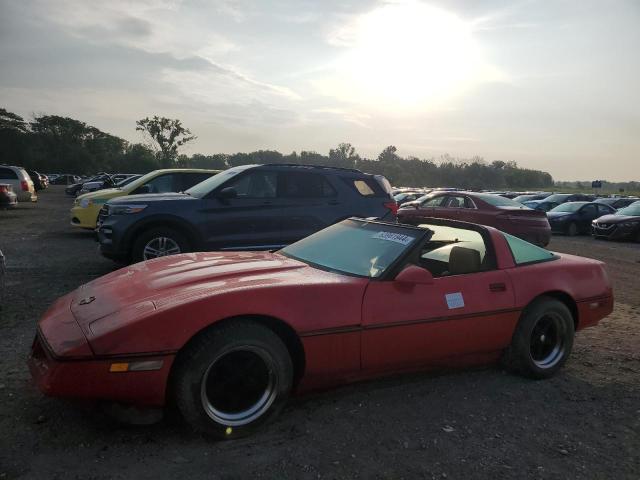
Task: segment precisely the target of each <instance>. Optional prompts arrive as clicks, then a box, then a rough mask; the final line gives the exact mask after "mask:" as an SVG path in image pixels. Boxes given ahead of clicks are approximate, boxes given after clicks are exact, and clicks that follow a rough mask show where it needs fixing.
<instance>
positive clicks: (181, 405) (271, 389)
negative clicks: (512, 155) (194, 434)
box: [173, 320, 293, 439]
mask: <svg viewBox="0 0 640 480" xmlns="http://www.w3.org/2000/svg"><path fill="white" fill-rule="evenodd" d="M173 379H174V395H175V401H176V405H177V407H178V410H179V411H180V412H181V413H182V416H183V417H184V418H185V420H186V421H187V422H188V423H189V424H190V425H191V427H192V428H193V429H194V430H196V431H199V432H202V433H206V434H209V435H211V436H213V437H214V438H218V439H233V438H239V437H243V436H246V435H249V434H251V433H253V432H254V431H255V430H256V429H258V428H259V427H260V426H261V425H262V424H264V423H265V422H267V421H268V420H269V419H271V418H273V417H274V416H276V415H277V414H278V412H279V411H280V410H281V409H282V407H283V406H284V404H285V403H286V401H287V399H288V397H289V394H290V392H291V388H292V384H293V363H292V361H291V357H290V355H289V352H288V350H287V347H286V346H285V345H284V343H283V342H282V340H281V339H280V337H278V335H276V334H275V333H274V332H273V331H271V330H270V329H268V328H267V327H265V326H263V325H260V324H258V323H255V322H250V321H243V320H239V321H236V322H234V323H231V324H228V325H222V326H220V327H213V328H211V329H210V330H207V331H205V332H204V333H203V334H201V335H200V336H199V337H197V338H196V339H195V340H193V341H192V342H191V343H190V344H189V345H188V346H187V348H186V350H185V351H183V352H181V353H180V355H179V357H178V359H177V360H176V367H175V374H174V376H173Z"/></svg>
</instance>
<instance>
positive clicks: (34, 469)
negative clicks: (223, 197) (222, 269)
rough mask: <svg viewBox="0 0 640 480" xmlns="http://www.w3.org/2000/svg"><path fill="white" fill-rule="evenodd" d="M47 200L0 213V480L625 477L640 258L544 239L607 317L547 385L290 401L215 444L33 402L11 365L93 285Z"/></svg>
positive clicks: (638, 458) (632, 425)
mask: <svg viewBox="0 0 640 480" xmlns="http://www.w3.org/2000/svg"><path fill="white" fill-rule="evenodd" d="M71 203H72V202H71V199H70V198H68V197H65V196H64V193H63V191H62V188H61V187H52V188H51V189H49V190H47V191H45V192H43V193H41V194H40V201H39V202H38V204H34V205H24V204H21V205H20V206H19V208H17V209H16V210H15V211H0V249H1V250H2V251H3V252H4V253H5V255H6V256H7V266H8V277H7V285H6V286H7V295H6V299H5V302H6V305H5V307H4V308H3V309H2V310H0V480H2V479H9V478H43V479H67V478H68V479H92V480H102V479H123V478H136V479H147V478H149V479H156V478H174V477H179V478H190V479H200V478H208V479H214V478H278V479H281V478H296V479H297V478H309V479H311V478H314V479H316V478H393V479H401V478H407V479H409V478H437V479H444V478H448V479H458V478H462V479H469V478H474V479H475V478H490V479H505V478H519V479H520V478H536V479H537V478H540V479H568V478H580V479H605V478H606V479H635V480H637V479H638V478H640V325H639V324H638V321H639V320H640V318H639V317H640V315H639V314H640V244H629V243H612V242H603V241H595V240H592V239H591V238H588V237H581V238H563V237H554V239H553V241H552V243H551V245H550V248H551V249H553V250H557V251H560V252H568V253H577V254H580V255H585V256H589V257H592V258H597V259H600V260H602V261H605V262H606V263H607V265H608V271H609V274H610V276H611V278H612V280H613V282H614V285H615V293H616V302H617V303H616V307H615V311H614V313H613V314H612V315H611V316H610V317H608V318H607V319H605V320H604V321H603V322H601V323H600V325H599V326H598V327H596V328H593V329H589V330H586V331H583V332H580V333H579V334H578V335H577V338H576V343H575V348H574V351H573V354H572V357H571V359H570V360H569V362H568V364H567V366H566V367H565V368H564V369H563V370H562V372H561V373H560V374H559V375H557V376H556V377H555V378H553V379H551V380H547V381H531V380H526V379H523V378H520V377H517V376H513V375H510V374H507V373H505V372H503V371H502V370H501V369H500V368H499V367H497V366H489V367H487V368H485V369H480V370H474V371H463V372H453V373H446V374H440V375H434V374H421V375H409V376H403V377H400V378H391V379H385V380H381V381H374V382H368V383H362V384H357V385H352V386H349V387H345V388H341V389H338V390H334V391H330V392H326V393H322V394H317V395H313V396H306V397H303V398H297V399H294V400H292V401H291V402H290V404H289V406H288V407H287V408H286V409H285V411H284V412H283V414H282V415H281V417H280V418H279V419H278V420H276V421H275V422H274V423H273V424H271V425H269V426H268V428H266V429H264V430H263V431H262V432H261V433H259V434H258V435H256V436H254V437H252V438H248V439H243V440H238V441H234V442H223V443H215V442H212V441H209V440H206V439H204V438H202V437H200V436H197V435H195V434H192V433H191V432H190V431H189V430H187V429H186V428H185V427H183V426H181V425H180V424H179V423H177V422H172V421H168V420H165V421H163V422H161V423H159V424H156V425H153V426H144V427H140V426H139V427H132V426H124V425H121V424H118V423H115V422H114V421H113V420H112V419H110V418H109V417H107V416H106V415H104V414H103V413H101V411H99V410H98V409H96V408H94V407H90V406H86V405H77V404H73V403H69V402H66V401H62V400H57V399H51V398H46V397H44V396H42V395H41V394H40V393H39V392H38V391H36V390H35V388H34V387H33V386H32V385H31V383H30V380H29V373H28V370H27V367H26V365H25V360H26V357H27V354H28V351H29V347H30V345H31V341H32V339H33V336H34V332H35V325H36V321H37V320H38V318H39V317H40V315H41V314H42V313H43V312H44V311H45V309H46V308H47V307H48V305H49V304H50V303H51V302H52V301H53V300H54V299H55V298H57V297H58V296H60V295H62V294H64V293H67V292H68V291H70V290H72V289H74V288H76V287H77V286H79V285H80V284H82V283H84V282H86V281H88V280H90V279H92V278H95V277H97V276H99V275H102V274H105V273H107V272H109V271H111V270H113V269H114V268H115V266H114V264H113V263H112V262H110V261H108V260H106V259H103V258H102V257H101V256H100V255H99V254H98V253H97V244H96V243H95V241H94V240H93V237H92V234H91V233H86V232H81V231H77V230H76V229H74V228H72V227H71V226H70V225H69V218H68V209H69V208H70V206H71Z"/></svg>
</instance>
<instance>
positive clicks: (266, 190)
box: [224, 170, 278, 198]
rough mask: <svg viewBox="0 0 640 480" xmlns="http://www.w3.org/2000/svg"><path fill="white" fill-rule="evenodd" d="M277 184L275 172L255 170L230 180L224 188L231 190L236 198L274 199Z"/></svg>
mask: <svg viewBox="0 0 640 480" xmlns="http://www.w3.org/2000/svg"><path fill="white" fill-rule="evenodd" d="M277 182H278V174H277V173H276V172H268V171H265V170H257V171H253V172H249V173H248V174H246V175H242V176H241V177H240V178H237V179H233V180H231V182H229V183H228V184H227V185H225V186H224V188H228V187H231V188H233V189H234V190H235V191H236V192H237V194H238V197H237V198H275V196H276V191H277Z"/></svg>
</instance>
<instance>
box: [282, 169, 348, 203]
mask: <svg viewBox="0 0 640 480" xmlns="http://www.w3.org/2000/svg"><path fill="white" fill-rule="evenodd" d="M335 195H336V191H335V190H334V188H333V187H332V186H331V184H330V183H329V182H328V181H327V179H326V178H325V177H324V176H322V175H318V174H317V173H302V172H286V173H280V176H279V182H278V197H283V198H323V197H334V196H335Z"/></svg>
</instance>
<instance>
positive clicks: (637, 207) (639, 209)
mask: <svg viewBox="0 0 640 480" xmlns="http://www.w3.org/2000/svg"><path fill="white" fill-rule="evenodd" d="M615 215H627V216H629V217H632V216H633V217H635V216H640V202H635V203H632V204H631V205H629V206H628V207H624V208H621V209H620V210H618V211H617V212H616V213H615Z"/></svg>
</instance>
